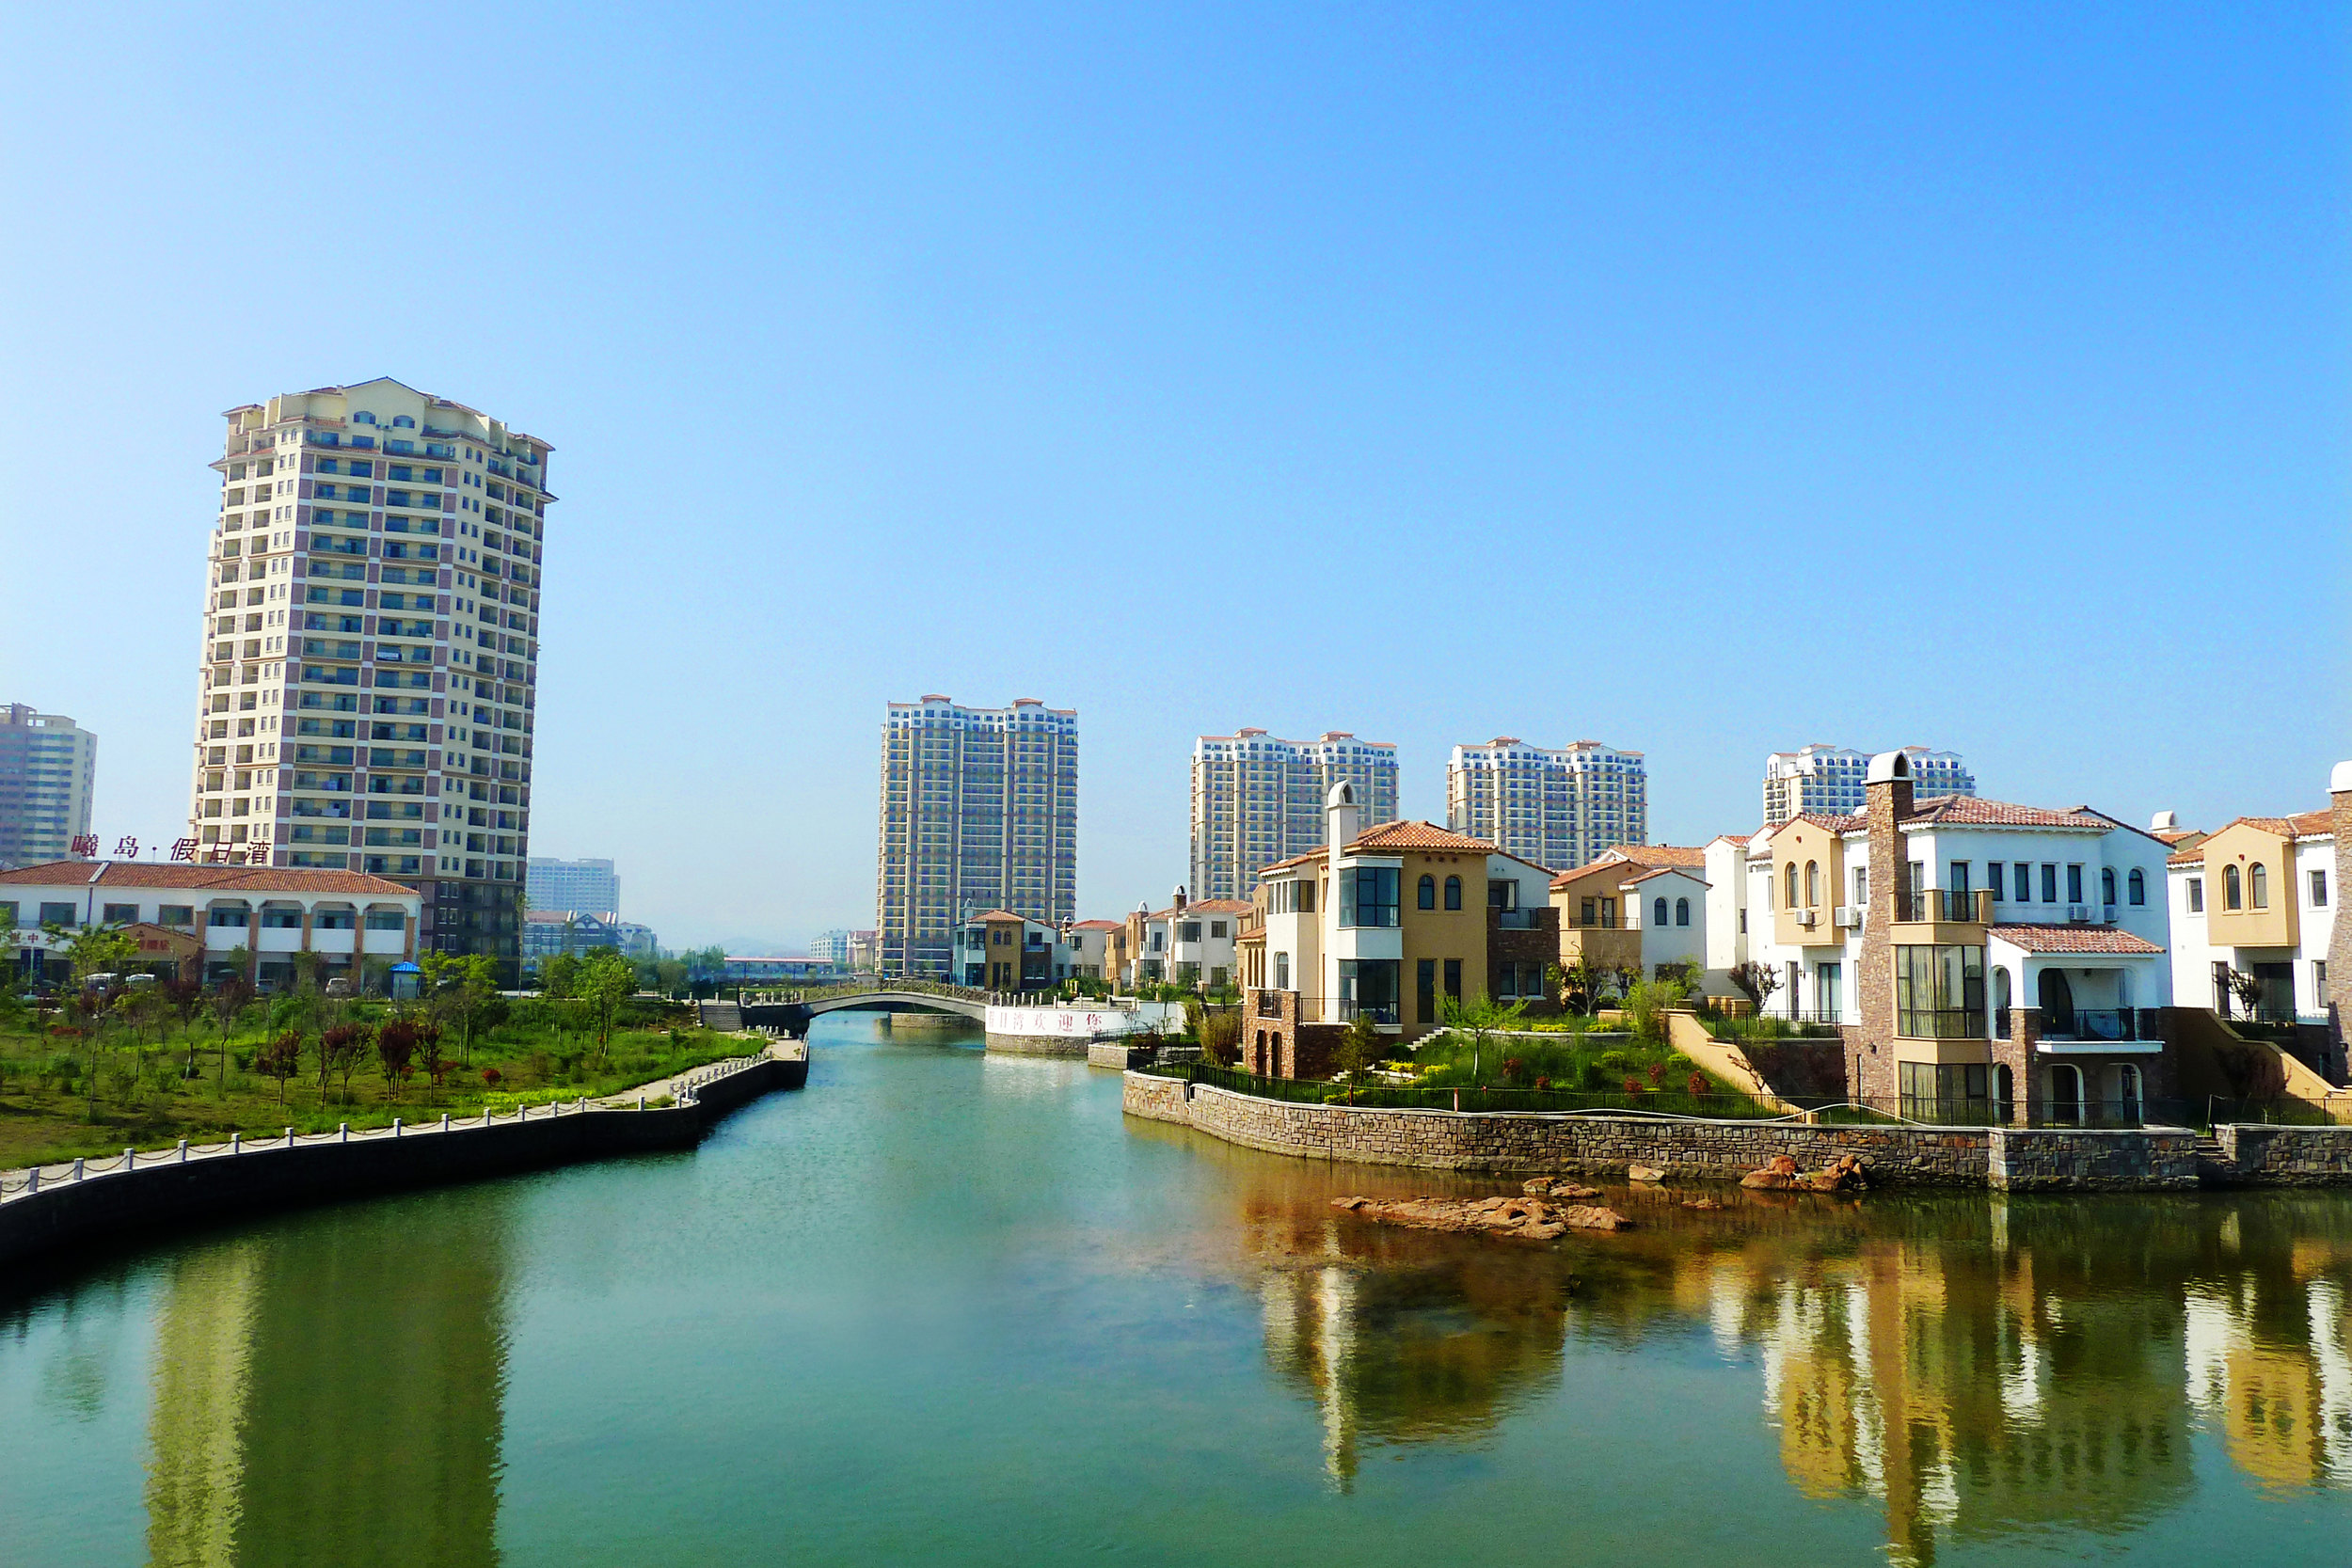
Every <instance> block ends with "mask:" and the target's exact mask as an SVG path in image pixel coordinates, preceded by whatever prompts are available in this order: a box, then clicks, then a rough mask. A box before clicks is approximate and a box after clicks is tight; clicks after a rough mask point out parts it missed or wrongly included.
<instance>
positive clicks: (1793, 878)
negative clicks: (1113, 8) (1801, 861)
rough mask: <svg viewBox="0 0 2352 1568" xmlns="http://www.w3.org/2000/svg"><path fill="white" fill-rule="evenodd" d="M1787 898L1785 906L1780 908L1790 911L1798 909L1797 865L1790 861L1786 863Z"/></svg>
mask: <svg viewBox="0 0 2352 1568" xmlns="http://www.w3.org/2000/svg"><path fill="white" fill-rule="evenodd" d="M1782 907H1783V908H1784V909H1791V910H1793V909H1797V908H1799V907H1800V906H1799V905H1798V903H1797V863H1796V862H1795V861H1790V862H1789V863H1788V900H1787V902H1786V903H1785V904H1783V906H1782Z"/></svg>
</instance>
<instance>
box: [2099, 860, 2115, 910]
mask: <svg viewBox="0 0 2352 1568" xmlns="http://www.w3.org/2000/svg"><path fill="white" fill-rule="evenodd" d="M2099 902H2101V903H2102V904H2112V903H2114V902H2115V867H2113V866H2111V865H2103V866H2101V867H2100V868H2099Z"/></svg>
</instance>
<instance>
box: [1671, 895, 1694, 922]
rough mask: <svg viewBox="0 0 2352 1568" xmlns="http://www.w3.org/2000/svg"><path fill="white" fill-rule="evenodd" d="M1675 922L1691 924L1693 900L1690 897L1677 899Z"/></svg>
mask: <svg viewBox="0 0 2352 1568" xmlns="http://www.w3.org/2000/svg"><path fill="white" fill-rule="evenodd" d="M1675 924H1676V925H1677V926H1688V925H1689V924H1691V900H1689V899H1688V898H1677V899H1676V900H1675Z"/></svg>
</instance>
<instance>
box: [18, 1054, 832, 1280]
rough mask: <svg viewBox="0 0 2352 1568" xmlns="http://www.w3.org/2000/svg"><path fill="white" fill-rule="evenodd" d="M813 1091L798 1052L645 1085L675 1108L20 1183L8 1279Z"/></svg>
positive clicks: (241, 1151)
mask: <svg viewBox="0 0 2352 1568" xmlns="http://www.w3.org/2000/svg"><path fill="white" fill-rule="evenodd" d="M807 1081H808V1054H807V1048H806V1047H805V1046H803V1045H800V1044H798V1043H797V1042H794V1043H792V1044H788V1045H786V1046H782V1047H777V1048H774V1049H772V1050H769V1051H763V1052H762V1053H760V1054H758V1055H756V1056H751V1057H744V1058H739V1059H738V1060H736V1061H734V1062H729V1063H714V1064H713V1065H712V1066H711V1067H709V1068H706V1069H699V1070H697V1071H696V1072H693V1073H688V1074H682V1075H680V1077H679V1078H677V1079H675V1080H664V1081H663V1082H662V1083H660V1084H654V1085H646V1088H645V1093H646V1097H647V1098H648V1099H658V1098H660V1097H661V1096H663V1095H672V1096H674V1097H675V1098H676V1100H677V1101H678V1102H677V1103H675V1104H672V1105H668V1106H648V1107H646V1108H645V1109H643V1110H640V1109H638V1108H637V1105H636V1102H635V1097H636V1095H637V1092H638V1091H636V1090H631V1091H629V1095H628V1097H626V1098H625V1099H624V1098H622V1097H614V1098H613V1099H611V1100H608V1101H603V1102H598V1101H574V1102H571V1103H568V1104H564V1105H560V1106H533V1107H528V1108H525V1109H523V1110H522V1111H520V1112H509V1113H507V1114H505V1115H501V1116H496V1117H470V1118H469V1119H466V1120H464V1121H456V1122H450V1123H444V1122H442V1121H441V1120H439V1119H437V1118H436V1119H434V1120H431V1121H427V1122H423V1123H421V1124H420V1125H417V1126H414V1127H402V1128H400V1129H397V1130H394V1129H390V1128H375V1129H370V1130H369V1131H367V1132H352V1133H349V1134H347V1135H342V1134H338V1133H333V1132H326V1133H318V1134H313V1135H310V1136H302V1137H295V1138H294V1139H293V1140H292V1141H291V1142H289V1140H288V1139H287V1138H286V1137H285V1136H283V1135H279V1136H277V1137H272V1138H266V1139H256V1140H239V1141H237V1142H235V1143H232V1144H224V1145H215V1146H211V1147H208V1148H182V1149H173V1150H167V1151H164V1152H160V1153H147V1152H143V1153H140V1154H139V1155H137V1156H136V1157H135V1159H133V1160H132V1161H131V1163H130V1164H129V1165H128V1166H127V1167H126V1166H125V1165H124V1163H123V1157H122V1156H120V1155H116V1156H114V1157H112V1158H111V1159H107V1160H92V1161H86V1162H82V1163H81V1175H80V1178H79V1180H76V1179H75V1174H74V1167H72V1166H57V1165H52V1166H48V1167H45V1168H44V1169H43V1170H42V1171H40V1172H39V1173H31V1172H23V1171H12V1172H9V1173H8V1174H7V1177H6V1178H5V1180H0V1268H6V1267H8V1266H10V1265H13V1264H16V1263H19V1262H22V1261H24V1259H30V1258H33V1257H36V1256H37V1255H40V1254H43V1253H49V1252H56V1251H61V1250H64V1249H67V1248H71V1247H75V1246H83V1245H88V1244H91V1243H105V1242H111V1241H116V1240H119V1239H122V1238H124V1237H127V1236H131V1235H134V1234H135V1233H137V1232H140V1231H143V1230H148V1229H151V1228H153V1227H158V1226H165V1225H171V1224H175V1223H183V1222H187V1221H191V1220H216V1219H228V1218H235V1217H240V1216H243V1215H246V1214H252V1213H258V1212H262V1211H264V1210H268V1209H274V1208H286V1207H292V1206H294V1205H297V1204H304V1203H311V1202H316V1201H320V1200H323V1199H331V1198H342V1197H359V1196H377V1195H380V1194H384V1193H388V1192H394V1191H398V1190H401V1189H404V1188H411V1187H422V1186H432V1185H437V1184H439V1183H443V1182H450V1181H469V1180H477V1179H479V1178H482V1177H488V1176H506V1175H511V1174H514V1173H516V1172H519V1171H528V1170H539V1169H544V1168H547V1167H548V1166H552V1165H561V1164H572V1163H574V1162H577V1161H581V1160H597V1159H603V1158H605V1157H607V1156H609V1155H614V1154H632V1153H639V1152H644V1151H646V1150H654V1149H680V1148H693V1147H694V1145H695V1144H696V1143H698V1142H699V1141H701V1138H702V1136H703V1133H704V1132H706V1131H707V1130H708V1129H709V1127H710V1126H711V1125H712V1124H713V1123H714V1122H716V1121H717V1120H718V1119H719V1118H720V1117H723V1116H724V1115H726V1113H727V1112H729V1111H731V1110H733V1109H735V1108H736V1107H737V1106H739V1105H741V1104H742V1103H744V1102H745V1101H749V1100H753V1099H755V1098H757V1097H758V1096H760V1095H763V1094H766V1093H768V1092H770V1091H771V1090H774V1089H787V1088H799V1087H800V1086H802V1085H803V1084H805V1083H806V1082H807Z"/></svg>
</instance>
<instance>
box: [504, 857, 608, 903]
mask: <svg viewBox="0 0 2352 1568" xmlns="http://www.w3.org/2000/svg"><path fill="white" fill-rule="evenodd" d="M523 895H524V899H525V901H526V902H527V903H528V904H529V905H530V907H531V908H532V909H534V910H557V911H568V910H582V911H588V912H590V913H594V914H610V915H618V914H619V913H620V912H621V879H620V877H619V876H618V875H616V874H615V873H614V871H613V869H612V862H611V861H599V860H578V861H566V860H558V859H556V858H554V857H553V856H550V855H533V856H532V857H531V860H530V865H529V869H528V874H527V875H526V877H525V879H524V881H523Z"/></svg>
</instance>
